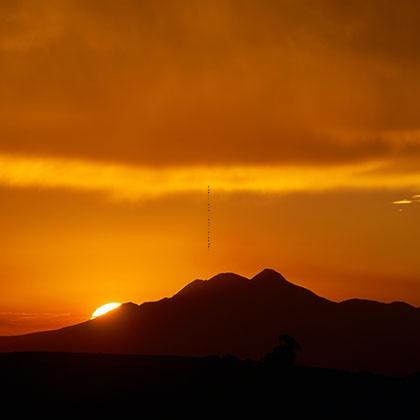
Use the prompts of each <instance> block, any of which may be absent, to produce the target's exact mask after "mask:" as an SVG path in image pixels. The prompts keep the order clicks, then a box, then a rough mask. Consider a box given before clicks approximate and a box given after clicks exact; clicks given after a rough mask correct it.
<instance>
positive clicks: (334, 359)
mask: <svg viewBox="0 0 420 420" xmlns="http://www.w3.org/2000/svg"><path fill="white" fill-rule="evenodd" d="M283 333H287V334H290V335H293V336H294V337H295V338H296V339H297V340H298V341H299V342H300V343H301V345H302V347H303V352H302V356H301V363H304V364H306V365H311V366H316V367H330V368H339V369H348V370H369V371H372V372H376V373H388V374H405V373H409V372H413V371H416V370H420V310H418V308H415V307H414V306H411V305H409V304H406V303H404V302H393V303H389V304H388V303H381V302H376V301H369V300H364V299H348V300H346V301H343V302H334V301H331V300H328V299H325V298H323V297H321V296H318V295H317V294H315V293H314V292H312V291H311V290H309V289H305V288H304V287H301V286H298V285H295V284H293V283H291V282H289V281H288V280H286V279H285V278H284V277H283V276H282V275H281V274H280V273H278V272H276V271H275V270H272V269H265V270H263V271H261V272H260V273H258V274H256V275H255V276H253V277H252V278H250V279H248V278H246V277H243V276H240V275H238V274H235V273H221V274H218V275H216V276H213V277H211V278H210V279H209V280H200V279H197V280H194V281H192V282H190V283H189V284H187V285H186V286H185V287H184V288H182V289H181V290H179V291H178V292H177V293H175V294H174V295H173V296H172V297H169V298H164V299H161V300H158V301H155V302H145V303H142V304H140V305H137V304H135V303H132V302H127V303H125V304H123V305H121V306H120V307H119V308H117V309H115V310H114V311H112V312H110V313H108V314H106V315H104V316H101V317H98V318H96V319H93V320H87V321H85V322H83V323H80V324H76V325H73V326H70V327H65V328H62V329H59V330H54V331H47V332H38V333H32V334H27V335H22V336H13V337H0V351H3V352H4V351H65V352H67V351H75V352H87V353H122V354H151V355H153V354H162V355H185V356H207V355H223V354H234V355H237V356H238V357H242V358H254V359H260V358H261V357H262V356H263V355H264V354H265V353H267V352H268V351H270V349H271V348H272V347H273V346H274V345H275V344H276V341H277V336H278V335H279V334H283Z"/></svg>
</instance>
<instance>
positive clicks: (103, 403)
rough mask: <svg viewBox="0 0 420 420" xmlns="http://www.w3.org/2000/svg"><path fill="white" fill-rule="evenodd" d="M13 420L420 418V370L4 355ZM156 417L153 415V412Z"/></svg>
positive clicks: (4, 390) (0, 359) (4, 385)
mask: <svg viewBox="0 0 420 420" xmlns="http://www.w3.org/2000/svg"><path fill="white" fill-rule="evenodd" d="M0 375H1V385H0V387H1V388H0V391H1V401H0V403H1V407H2V410H3V412H6V410H7V412H9V409H11V411H10V415H8V416H7V418H13V417H18V416H20V414H21V413H22V412H26V413H30V414H31V415H41V416H42V417H47V416H52V417H55V418H63V417H74V416H77V417H78V418H80V417H83V418H84V417H86V416H87V415H91V416H92V417H93V418H97V417H100V416H110V415H112V416H116V417H117V418H124V417H130V418H142V417H143V415H148V416H150V414H160V413H168V412H169V413H170V414H173V415H175V414H185V415H186V414H194V415H195V416H197V418H199V417H201V416H205V415H209V414H214V415H217V416H219V417H220V416H222V417H223V415H224V414H236V415H242V414H250V413H255V414H257V415H258V418H281V417H284V416H286V415H287V414H293V415H299V414H304V415H308V416H309V415H310V416H313V415H315V414H322V415H323V416H324V418H325V417H331V418H337V419H341V418H349V417H350V418H364V417H366V416H369V417H371V418H378V416H383V417H394V418H398V419H400V418H409V417H410V418H418V415H419V414H420V398H419V396H420V376H418V375H412V376H410V377H406V378H402V379H401V378H387V377H381V376H375V375H371V374H367V373H346V372H341V371H334V370H325V369H311V368H303V367H299V368H292V369H278V368H273V367H268V366H267V365H264V364H263V363H259V362H253V361H241V360H238V359H235V358H231V357H225V358H216V357H214V358H212V357H209V358H188V357H166V356H162V357H160V356H119V355H101V354H98V355H95V354H70V353H69V354H66V353H4V354H0ZM149 418H150V417H149Z"/></svg>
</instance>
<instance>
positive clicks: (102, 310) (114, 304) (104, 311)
mask: <svg viewBox="0 0 420 420" xmlns="http://www.w3.org/2000/svg"><path fill="white" fill-rule="evenodd" d="M119 306H121V303H119V302H111V303H106V304H105V305H102V306H100V307H99V308H97V309H96V310H95V312H93V314H92V316H91V317H90V319H95V318H97V317H98V316H101V315H105V314H107V313H108V312H110V311H113V310H114V309H116V308H118V307H119Z"/></svg>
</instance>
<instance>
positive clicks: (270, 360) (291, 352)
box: [264, 334, 302, 368]
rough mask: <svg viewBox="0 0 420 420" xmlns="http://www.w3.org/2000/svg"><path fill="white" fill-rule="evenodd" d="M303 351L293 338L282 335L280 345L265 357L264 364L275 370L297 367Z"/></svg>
mask: <svg viewBox="0 0 420 420" xmlns="http://www.w3.org/2000/svg"><path fill="white" fill-rule="evenodd" d="M301 350H302V347H301V346H300V344H299V343H298V342H297V341H296V340H295V339H294V338H293V337H292V336H290V335H288V334H281V335H280V336H279V344H278V345H277V346H276V347H274V348H273V350H272V351H271V352H270V353H267V354H266V355H265V356H264V362H265V363H267V364H268V365H270V366H272V367H275V368H291V367H293V366H295V364H296V359H297V354H298V352H299V351H301Z"/></svg>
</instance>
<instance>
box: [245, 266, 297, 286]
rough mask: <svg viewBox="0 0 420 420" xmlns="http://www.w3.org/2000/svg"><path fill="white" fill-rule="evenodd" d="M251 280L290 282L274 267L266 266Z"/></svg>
mask: <svg viewBox="0 0 420 420" xmlns="http://www.w3.org/2000/svg"><path fill="white" fill-rule="evenodd" d="M251 281H277V282H278V281H281V282H286V283H289V282H288V281H287V280H286V279H285V278H284V277H283V276H282V275H281V274H280V273H279V272H277V271H276V270H273V269H272V268H265V269H264V270H262V271H261V272H259V273H258V274H257V275H255V276H254V277H253V278H252V279H251Z"/></svg>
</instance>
